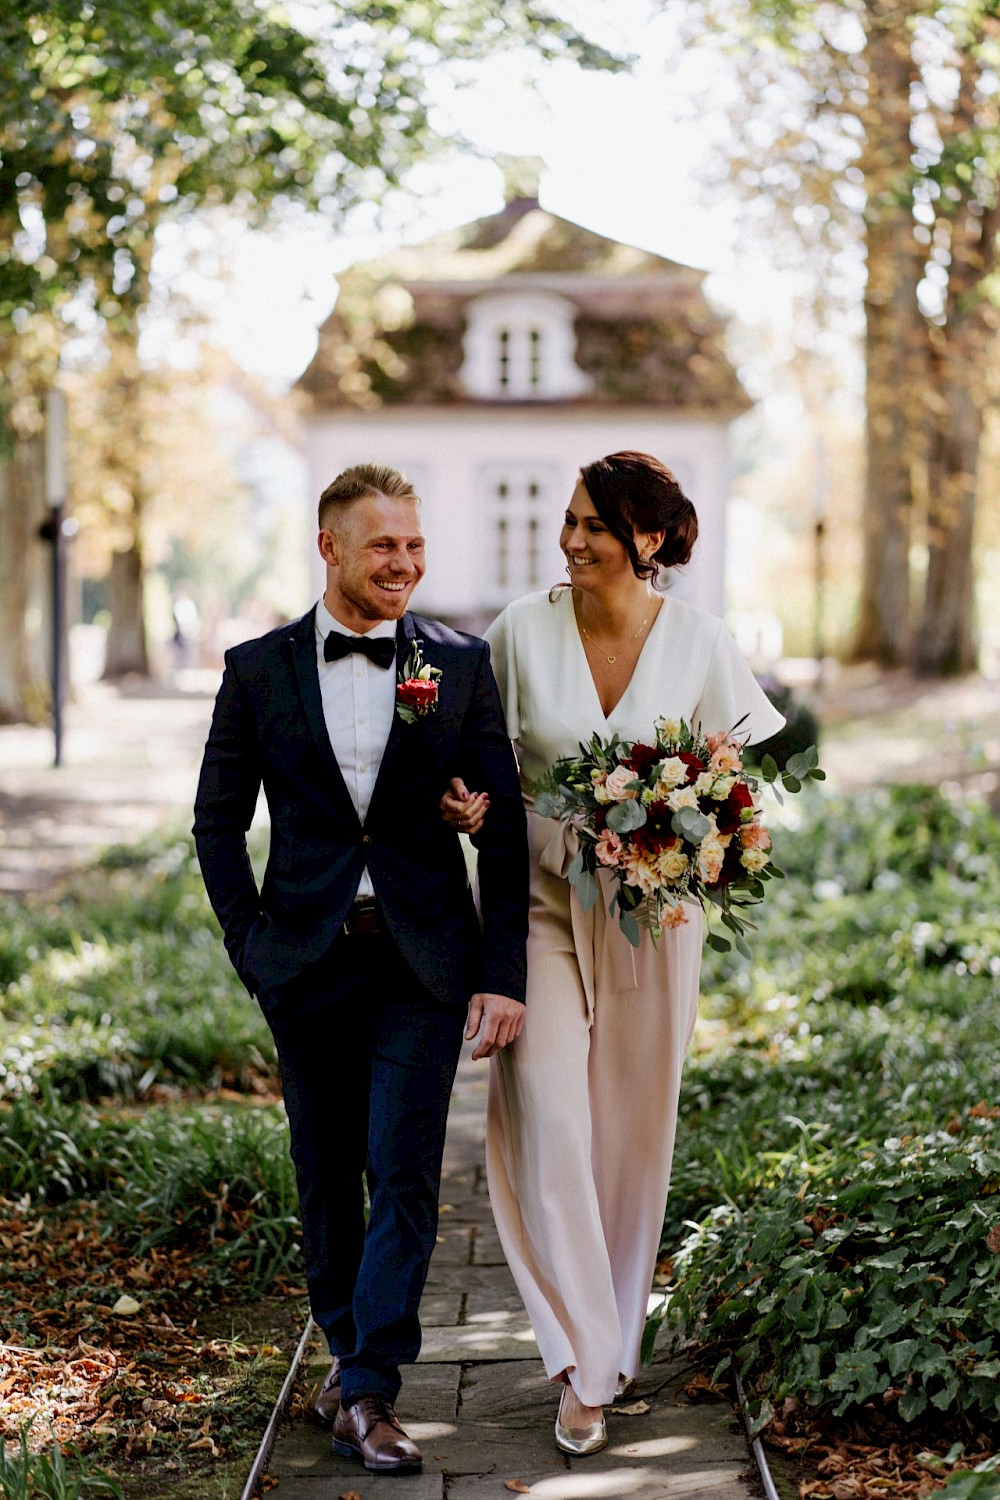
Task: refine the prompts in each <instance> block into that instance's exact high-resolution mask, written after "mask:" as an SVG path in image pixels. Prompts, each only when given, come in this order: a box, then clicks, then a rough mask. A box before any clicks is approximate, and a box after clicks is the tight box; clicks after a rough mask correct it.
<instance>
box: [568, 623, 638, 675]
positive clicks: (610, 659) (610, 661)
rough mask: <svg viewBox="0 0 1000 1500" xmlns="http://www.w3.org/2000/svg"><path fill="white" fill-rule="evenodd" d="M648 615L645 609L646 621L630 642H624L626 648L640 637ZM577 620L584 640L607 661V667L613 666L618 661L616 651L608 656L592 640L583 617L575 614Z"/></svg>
mask: <svg viewBox="0 0 1000 1500" xmlns="http://www.w3.org/2000/svg"><path fill="white" fill-rule="evenodd" d="M649 615H650V611H649V610H648V609H647V611H646V619H645V620H643V622H642V624H641V625H640V626H639V629H638V630H637V631H636V633H635V635H634V636H632V637H631V639H630V640H628V641H626V642H625V644H626V646H631V644H632V641H637V640H638V639H639V637H640V636H641V635H642V632H643V631H644V630H645V628H646V621H647V620H648V619H649ZM577 619H578V620H579V621H580V629H581V630H582V631H583V634H584V638H585V639H586V640H588V641H589V642H590V644H591V645H592V646H593V647H594V648H595V650H597V651H599V652H600V653H601V655H602V656H603V657H604V658H605V660H606V661H607V663H608V666H614V664H615V662H616V661H617V660H618V651H616V652H615V654H614V655H613V656H608V654H607V652H606V650H605V649H604V647H603V646H602V645H601V643H600V641H595V640H594V637H593V636H592V635H591V633H590V631H589V630H588V629H587V627H586V625H585V624H584V623H583V615H582V614H579V613H578V614H577ZM618 650H619V651H620V650H621V647H619V648H618Z"/></svg>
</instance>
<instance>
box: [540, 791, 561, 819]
mask: <svg viewBox="0 0 1000 1500" xmlns="http://www.w3.org/2000/svg"><path fill="white" fill-rule="evenodd" d="M564 806H565V804H564V802H563V799H562V797H560V796H559V794H558V793H557V792H539V793H538V796H537V797H536V798H535V802H534V808H533V811H535V812H536V813H537V814H538V816H539V817H540V818H558V817H560V816H561V815H562V812H563V810H564Z"/></svg>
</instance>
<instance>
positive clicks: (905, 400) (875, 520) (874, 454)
mask: <svg viewBox="0 0 1000 1500" xmlns="http://www.w3.org/2000/svg"><path fill="white" fill-rule="evenodd" d="M911 8H912V7H911V6H910V5H902V6H901V5H898V4H893V5H892V6H889V5H888V4H884V5H883V4H869V6H868V22H869V25H868V101H867V105H866V108H865V111H864V114H863V120H864V126H865V137H866V139H865V149H864V153H863V158H862V162H861V167H862V170H863V172H864V177H865V186H866V191H867V195H868V201H867V207H866V210H865V235H866V249H867V260H868V281H867V286H866V289H865V316H866V321H867V330H866V338H865V359H866V371H867V418H866V427H865V441H866V457H867V479H866V485H865V509H864V517H863V538H864V554H863V564H862V584H861V603H860V615H859V621H858V629H857V635H856V638H855V645H854V655H855V656H856V657H858V658H861V659H874V660H876V661H878V662H881V663H882V664H883V665H886V666H891V665H895V664H897V663H899V662H901V661H903V660H904V658H905V656H906V652H907V648H908V642H909V636H910V560H909V557H910V540H911V534H912V528H913V513H914V498H913V464H914V462H915V460H916V458H917V456H918V442H919V438H918V434H919V430H920V422H919V409H920V404H921V397H922V391H923V386H924V379H925V363H924V361H925V348H926V336H925V332H924V325H923V319H922V316H921V313H920V309H919V305H918V303H917V285H918V283H919V281H920V278H921V276H922V274H923V255H922V253H921V251H920V247H919V246H918V244H917V241H916V240H915V238H914V235H913V217H912V211H911V202H910V188H909V177H910V153H911V149H912V148H911V143H910V123H911V108H910V85H911V82H912V80H913V78H914V76H915V71H916V70H915V66H914V63H913V58H912V56H911V52H910V32H909V30H908V27H907V24H906V23H907V19H908V13H909V11H910V10H911Z"/></svg>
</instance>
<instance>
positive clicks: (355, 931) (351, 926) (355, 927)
mask: <svg viewBox="0 0 1000 1500" xmlns="http://www.w3.org/2000/svg"><path fill="white" fill-rule="evenodd" d="M344 931H345V932H346V933H347V935H348V937H370V936H371V934H372V933H375V932H384V931H385V926H384V924H383V922H382V916H381V913H380V912H379V909H378V902H377V901H376V900H375V897H374V896H361V897H360V898H359V899H358V900H357V901H355V903H354V905H353V906H352V907H351V909H350V911H349V912H348V913H347V916H346V917H345V918H344Z"/></svg>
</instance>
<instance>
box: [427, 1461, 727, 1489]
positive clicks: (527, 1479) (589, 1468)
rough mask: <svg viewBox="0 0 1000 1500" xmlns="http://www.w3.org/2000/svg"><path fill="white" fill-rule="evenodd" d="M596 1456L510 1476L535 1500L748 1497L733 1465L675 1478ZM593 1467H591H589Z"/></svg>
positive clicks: (482, 1484)
mask: <svg viewBox="0 0 1000 1500" xmlns="http://www.w3.org/2000/svg"><path fill="white" fill-rule="evenodd" d="M600 1460H601V1455H600V1454H598V1455H597V1456H596V1458H591V1459H580V1460H577V1462H576V1464H575V1465H574V1468H573V1470H572V1472H570V1473H567V1474H559V1475H556V1474H551V1475H550V1474H546V1473H545V1472H544V1471H542V1472H536V1471H532V1470H528V1471H527V1472H522V1473H521V1474H519V1475H517V1476H516V1477H517V1478H519V1479H520V1480H521V1481H522V1483H524V1484H526V1485H528V1489H527V1491H526V1492H525V1493H527V1494H529V1495H536V1496H539V1497H541V1500H628V1497H630V1496H633V1495H634V1496H636V1497H637V1500H681V1497H684V1500H746V1497H747V1496H748V1495H749V1494H750V1493H752V1492H751V1491H750V1489H749V1487H748V1485H747V1483H746V1482H745V1480H744V1479H743V1478H742V1473H741V1470H740V1469H739V1468H738V1466H737V1465H732V1464H731V1465H726V1466H725V1467H724V1468H723V1467H720V1468H718V1469H714V1468H713V1469H698V1470H693V1471H692V1472H690V1473H687V1474H675V1473H671V1472H669V1471H667V1470H666V1469H659V1470H656V1469H645V1468H643V1469H639V1468H636V1469H620V1470H617V1471H616V1472H615V1473H613V1474H609V1473H607V1472H606V1471H605V1470H604V1469H602V1467H601V1464H600ZM595 1465H596V1467H595ZM509 1494H510V1491H508V1490H506V1489H505V1488H504V1484H503V1482H502V1481H500V1480H499V1479H497V1478H495V1477H494V1476H492V1475H491V1476H489V1477H485V1476H482V1477H479V1478H465V1479H461V1478H460V1479H459V1480H458V1481H457V1482H456V1483H454V1484H449V1485H448V1488H447V1497H448V1500H507V1496H508V1495H509Z"/></svg>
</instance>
